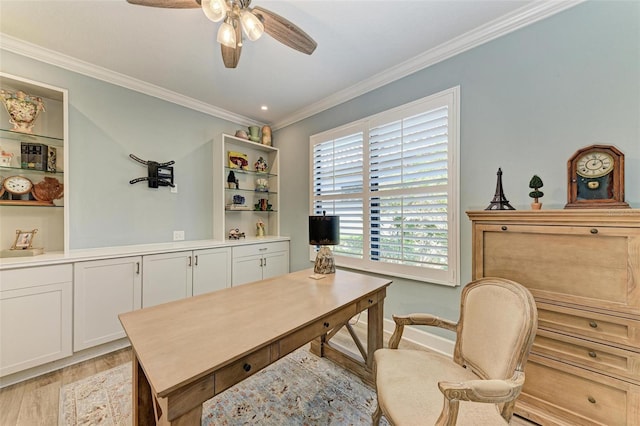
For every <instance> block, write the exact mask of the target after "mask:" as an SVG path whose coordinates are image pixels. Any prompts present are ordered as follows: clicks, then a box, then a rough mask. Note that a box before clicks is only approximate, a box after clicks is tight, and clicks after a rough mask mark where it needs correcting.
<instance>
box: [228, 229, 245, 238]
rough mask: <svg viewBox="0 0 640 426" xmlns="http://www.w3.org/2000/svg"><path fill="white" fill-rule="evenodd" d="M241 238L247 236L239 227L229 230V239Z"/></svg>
mask: <svg viewBox="0 0 640 426" xmlns="http://www.w3.org/2000/svg"><path fill="white" fill-rule="evenodd" d="M240 238H246V237H245V236H244V232H240V230H239V229H238V228H234V229H230V230H229V239H230V240H239V239H240Z"/></svg>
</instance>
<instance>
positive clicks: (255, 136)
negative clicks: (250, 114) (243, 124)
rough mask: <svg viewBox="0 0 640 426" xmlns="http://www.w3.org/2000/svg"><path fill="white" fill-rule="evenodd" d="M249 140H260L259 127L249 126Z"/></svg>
mask: <svg viewBox="0 0 640 426" xmlns="http://www.w3.org/2000/svg"><path fill="white" fill-rule="evenodd" d="M249 140H250V141H253V142H259V141H260V127H258V126H249Z"/></svg>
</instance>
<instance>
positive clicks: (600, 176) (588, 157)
mask: <svg viewBox="0 0 640 426" xmlns="http://www.w3.org/2000/svg"><path fill="white" fill-rule="evenodd" d="M567 174H568V182H567V183H568V185H567V205H566V206H564V208H565V209H569V208H596V209H597V208H602V209H610V208H628V207H629V204H627V203H625V201H624V154H623V153H622V152H621V151H620V150H618V149H617V148H616V147H614V146H612V145H591V146H588V147H585V148H582V149H579V150H578V151H576V153H575V154H573V156H572V157H571V158H569V161H568V162H567Z"/></svg>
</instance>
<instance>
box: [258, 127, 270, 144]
mask: <svg viewBox="0 0 640 426" xmlns="http://www.w3.org/2000/svg"><path fill="white" fill-rule="evenodd" d="M260 142H261V143H262V145H268V146H271V127H269V126H262V140H261V141H260Z"/></svg>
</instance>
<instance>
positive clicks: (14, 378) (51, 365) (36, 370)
mask: <svg viewBox="0 0 640 426" xmlns="http://www.w3.org/2000/svg"><path fill="white" fill-rule="evenodd" d="M129 346H131V344H130V343H129V339H127V338H126V337H125V338H122V339H119V340H116V341H114V342H109V343H105V344H103V345H100V346H96V347H93V348H89V349H85V350H83V351H80V352H76V353H74V354H73V355H71V356H69V357H66V358H63V359H59V360H57V361H52V362H48V363H46V364H43V365H39V366H37V367H33V368H30V369H28V370H24V371H19V372H17V373H13V374H9V375H7V376H4V377H1V378H0V389H2V388H4V387H7V386H11V385H13V384H16V383H19V382H23V381H25V380H28V379H32V378H34V377H37V376H42V375H43V374H46V373H51V372H52V371H56V370H59V369H61V368H64V367H68V366H70V365H73V364H78V363H80V362H82V361H86V360H88V359H91V358H96V357H98V356H101V355H105V354H108V353H110V352H114V351H117V350H119V349H123V348H126V347H129Z"/></svg>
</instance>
